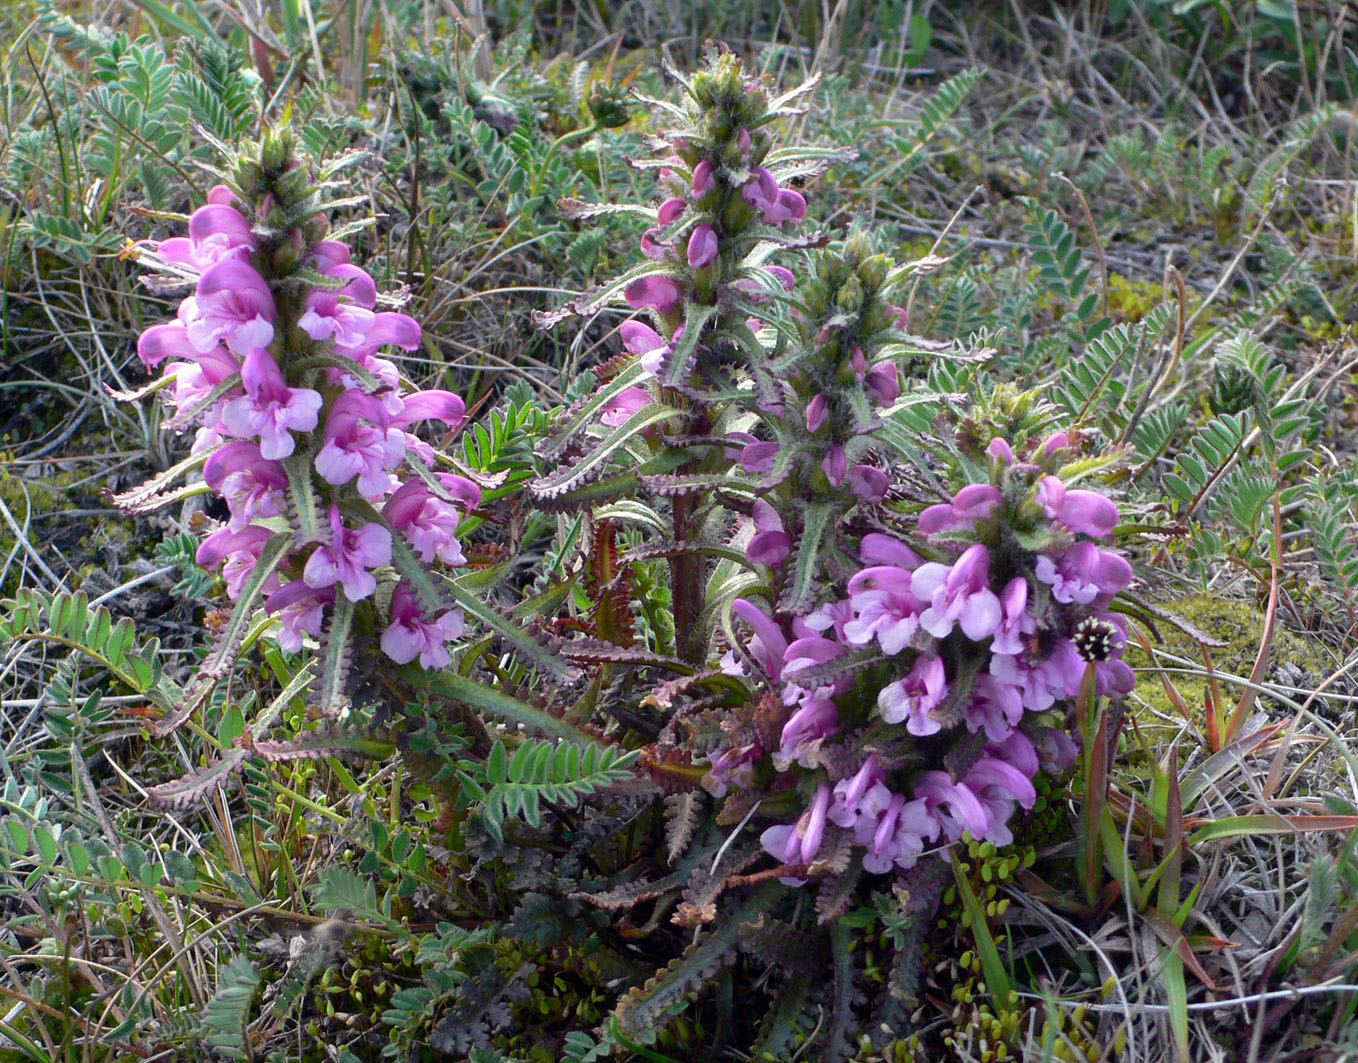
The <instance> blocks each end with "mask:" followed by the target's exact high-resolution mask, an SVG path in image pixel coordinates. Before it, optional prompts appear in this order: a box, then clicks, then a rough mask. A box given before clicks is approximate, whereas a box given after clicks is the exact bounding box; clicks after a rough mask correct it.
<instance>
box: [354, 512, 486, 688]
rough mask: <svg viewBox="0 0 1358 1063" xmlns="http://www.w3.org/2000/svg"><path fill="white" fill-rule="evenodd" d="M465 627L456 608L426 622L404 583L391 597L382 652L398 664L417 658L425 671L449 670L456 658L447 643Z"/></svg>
mask: <svg viewBox="0 0 1358 1063" xmlns="http://www.w3.org/2000/svg"><path fill="white" fill-rule="evenodd" d="M369 527H373V525H369ZM464 626H465V625H464V623H463V619H462V614H461V613H460V612H458V611H457V610H456V609H450V610H449V611H448V612H446V613H442V614H441V615H440V616H439V617H438V619H437V620H434V621H432V622H430V621H429V620H426V619H425V615H424V613H423V612H422V611H421V610H420V606H419V603H418V602H416V600H415V592H414V591H413V590H412V589H411V586H410V584H409V583H408V582H406V581H405V580H402V581H401V582H400V583H398V584H397V585H396V589H395V590H394V591H393V592H392V595H391V624H390V625H389V626H388V627H387V629H386V630H385V631H384V632H382V652H383V653H385V654H386V655H387V656H388V657H390V658H391V659H392V660H393V661H395V662H396V663H397V664H409V663H410V662H411V661H413V660H414V659H415V658H416V657H417V656H418V657H419V659H420V665H421V666H422V667H424V668H447V667H448V665H449V664H451V663H452V659H453V658H452V654H450V653H449V652H448V647H447V643H449V642H451V641H452V640H453V639H455V638H457V637H458V636H459V635H461V634H462V631H463V628H464Z"/></svg>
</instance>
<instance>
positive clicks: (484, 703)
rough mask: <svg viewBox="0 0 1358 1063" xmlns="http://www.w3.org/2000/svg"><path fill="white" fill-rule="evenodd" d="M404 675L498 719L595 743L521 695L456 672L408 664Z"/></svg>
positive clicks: (403, 672)
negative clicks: (509, 692) (521, 698)
mask: <svg viewBox="0 0 1358 1063" xmlns="http://www.w3.org/2000/svg"><path fill="white" fill-rule="evenodd" d="M402 674H403V676H405V677H406V678H407V679H408V680H409V681H411V682H413V683H416V684H422V685H424V686H426V687H427V688H428V689H429V690H431V691H432V692H433V693H435V694H437V695H439V696H442V697H446V698H451V699H454V700H456V701H459V702H461V703H462V704H464V705H467V706H468V707H470V708H473V709H475V710H476V711H477V712H482V713H485V714H486V715H488V716H492V717H494V718H495V719H497V720H503V721H505V722H507V723H515V724H522V725H523V726H524V727H525V728H526V729H527V730H529V731H536V732H538V733H539V734H545V735H550V736H552V737H554V738H566V739H569V740H571V741H573V742H581V743H592V739H590V737H589V736H588V735H586V734H584V732H582V731H580V730H578V729H576V728H575V727H573V726H571V724H569V723H567V722H566V721H565V720H560V719H557V717H555V716H553V715H551V714H550V713H548V712H544V711H543V710H542V709H539V708H537V707H536V706H534V705H529V704H528V703H527V702H523V701H519V700H518V699H517V698H512V697H510V696H509V695H508V694H504V693H501V692H500V691H498V690H493V689H491V688H490V687H486V686H482V685H481V684H480V683H476V682H473V681H472V680H470V679H467V678H465V677H464V676H460V675H457V674H455V673H453V672H447V671H442V672H425V671H423V670H422V669H418V668H414V667H412V666H410V665H407V666H405V668H404V669H402Z"/></svg>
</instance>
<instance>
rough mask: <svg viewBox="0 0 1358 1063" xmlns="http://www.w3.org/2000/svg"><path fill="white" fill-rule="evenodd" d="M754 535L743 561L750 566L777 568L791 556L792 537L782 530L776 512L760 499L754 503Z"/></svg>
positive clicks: (781, 524) (780, 519)
mask: <svg viewBox="0 0 1358 1063" xmlns="http://www.w3.org/2000/svg"><path fill="white" fill-rule="evenodd" d="M754 528H755V534H754V537H753V538H752V539H750V542H749V545H748V546H746V547H745V559H746V560H747V561H749V562H750V563H751V564H752V565H768V566H769V567H770V568H779V567H780V566H781V565H782V564H783V562H784V561H786V560H787V559H788V558H789V557H791V556H792V537H791V536H790V535H788V534H787V532H786V531H785V530H784V529H783V521H782V518H781V517H779V516H778V511H777V510H776V509H774V508H773V507H772V506H771V505H769V504H768V503H767V502H765V501H764V500H763V499H762V498H757V499H755V503H754Z"/></svg>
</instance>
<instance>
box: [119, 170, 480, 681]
mask: <svg viewBox="0 0 1358 1063" xmlns="http://www.w3.org/2000/svg"><path fill="white" fill-rule="evenodd" d="M272 199H273V197H271V196H268V195H266V196H265V197H264V203H263V204H262V205H261V207H260V214H261V217H262V216H263V215H264V213H265V212H266V210H268V209H273V207H275V206H276V202H274V201H272ZM248 210H249V208H248V206H247V205H246V202H245V200H244V199H243V198H242V197H241V196H238V195H237V194H236V193H235V192H233V191H232V190H231V189H229V188H227V187H226V186H224V185H219V186H218V187H216V188H214V189H213V190H212V192H211V193H210V194H209V197H208V203H207V205H206V206H204V207H201V208H200V209H199V210H197V211H196V212H195V213H194V214H193V216H192V217H191V218H190V219H189V235H188V236H187V237H186V238H173V239H168V240H162V241H160V242H159V243H158V244H151V245H149V252H150V253H149V257H150V258H151V260H152V261H153V262H156V263H157V264H158V265H160V266H161V267H162V268H165V269H168V270H171V271H173V272H175V273H177V274H178V275H180V276H181V277H182V276H188V277H191V278H193V279H194V282H195V283H194V290H193V293H192V294H191V295H189V296H188V297H187V298H185V299H184V300H183V302H182V303H181V304H180V306H179V311H178V314H177V317H176V320H174V321H171V322H168V323H166V324H161V325H155V326H152V327H151V328H149V329H147V330H146V331H145V332H144V333H143V334H142V335H141V337H140V339H139V341H138V345H137V351H138V354H139V355H140V356H141V359H142V361H143V362H144V363H145V364H146V366H147V368H155V367H157V366H162V365H163V370H162V371H163V373H164V375H165V377H166V378H168V380H169V384H168V391H169V394H170V396H171V401H172V403H173V405H174V406H175V407H176V414H175V416H174V419H173V420H172V421H171V425H172V427H175V428H178V429H183V428H187V427H190V426H193V425H197V426H198V430H197V436H196V438H195V441H194V444H193V450H194V452H195V453H197V454H200V455H205V461H204V464H203V475H204V478H205V480H206V482H207V484H208V486H209V487H211V488H212V490H213V491H215V492H217V493H218V494H219V495H221V497H222V498H223V499H224V500H225V503H226V507H227V510H228V512H229V518H228V520H227V523H226V524H225V526H224V527H222V528H220V529H219V530H217V531H215V532H213V533H212V534H211V535H209V536H208V537H207V538H206V539H205V540H204V542H203V543H202V545H201V547H200V549H199V551H198V556H197V559H198V562H199V563H200V564H202V565H203V566H205V567H207V568H210V569H216V568H218V567H220V569H221V572H222V575H223V577H224V579H225V581H226V590H227V594H228V596H230V597H231V598H232V599H235V598H238V597H239V596H240V595H241V593H242V590H243V589H244V587H245V585H246V583H247V581H248V580H249V579H250V577H251V575H252V573H253V572H254V570H255V567H256V564H257V562H258V560H259V558H260V556H261V554H262V552H263V550H264V547H265V544H266V543H267V542H269V540H270V539H271V538H272V537H273V535H274V534H275V531H276V530H278V529H281V528H282V527H284V526H285V525H284V524H283V520H284V519H285V518H286V517H287V516H288V515H289V513H290V512H291V509H290V505H291V501H290V493H291V492H292V491H293V490H295V489H296V488H297V485H298V484H299V482H301V481H305V482H307V486H308V489H309V490H311V491H314V492H315V493H316V497H317V498H318V499H320V500H322V502H323V504H324V506H325V509H324V512H325V515H326V517H327V520H326V522H325V528H324V529H323V531H322V534H321V535H320V536H319V537H318V539H315V540H313V541H310V542H303V541H300V540H301V537H300V535H298V536H297V540H298V541H297V542H296V549H295V551H294V552H292V553H290V554H289V555H288V556H287V557H286V558H285V559H284V560H283V562H282V563H281V564H280V565H279V566H278V567H277V569H276V570H275V571H274V572H273V573H271V574H270V575H269V577H268V579H267V580H266V581H265V583H264V586H263V587H262V588H261V589H260V593H262V594H263V595H265V596H266V597H265V600H264V607H265V609H266V610H267V611H268V612H269V613H272V614H274V615H275V616H276V617H277V618H278V620H279V623H280V627H279V630H278V634H277V639H278V642H279V644H280V645H281V646H283V647H284V648H285V649H288V650H291V651H296V650H298V649H300V648H301V646H302V640H303V636H305V635H311V636H313V637H318V636H320V634H321V632H322V628H323V623H324V618H325V614H326V610H327V609H328V608H330V607H331V606H332V605H333V604H334V602H335V600H336V597H337V595H340V594H342V595H344V597H345V598H346V599H348V600H349V601H351V602H359V601H363V600H366V599H369V598H372V597H373V595H374V592H375V591H376V589H377V584H378V580H377V570H379V569H381V568H382V567H383V566H386V565H389V564H390V563H391V562H392V556H393V544H394V539H393V536H394V535H395V536H400V537H402V538H403V539H404V540H405V541H406V543H407V544H408V545H409V547H410V549H411V550H412V551H413V552H414V553H415V554H416V555H417V556H418V557H419V558H420V560H421V561H423V562H424V563H426V564H432V563H434V562H435V561H438V562H441V563H443V564H446V565H459V564H462V563H463V562H464V558H463V556H462V552H461V549H460V547H459V545H458V541H457V536H456V533H457V528H458V523H459V520H460V519H461V516H462V514H463V513H464V512H465V511H466V510H467V509H469V508H472V507H475V506H476V505H478V504H479V502H480V489H479V488H478V487H477V485H476V484H475V483H473V482H472V481H471V480H468V479H466V478H465V477H461V476H454V475H450V474H434V473H432V472H426V473H425V474H424V475H411V474H410V473H409V471H408V470H409V469H410V468H411V463H420V464H422V465H425V466H428V465H431V464H432V462H433V458H434V454H433V450H432V449H431V447H430V446H429V444H428V443H426V442H425V441H424V440H422V439H421V438H420V437H419V436H417V435H416V434H414V431H413V430H414V428H415V427H416V426H417V425H419V424H420V423H422V422H427V421H436V422H440V423H442V424H443V425H444V426H446V427H447V428H449V429H452V428H456V427H457V426H459V425H460V424H461V422H462V420H463V418H464V416H465V412H466V411H465V408H464V405H463V402H462V400H461V399H460V398H459V397H458V396H456V395H454V394H452V393H450V392H447V391H408V390H405V389H403V387H402V384H401V378H400V373H399V371H398V369H397V367H396V365H395V364H394V363H393V362H391V361H390V360H389V359H388V358H385V357H383V356H382V353H381V352H382V349H383V348H384V347H388V346H395V347H400V348H403V349H405V350H413V349H416V348H417V347H418V346H419V345H420V342H421V332H420V326H419V325H418V324H417V323H416V322H415V320H414V319H413V318H411V317H409V316H408V315H406V314H401V313H393V312H385V311H380V310H378V309H377V286H376V284H375V283H374V282H373V279H372V278H371V277H370V276H369V275H368V274H367V273H366V272H364V271H363V270H362V269H360V268H359V267H358V266H356V265H354V264H353V263H352V262H351V261H350V256H349V250H348V248H347V247H346V246H345V245H344V244H342V243H339V242H336V241H333V240H319V241H317V242H315V243H314V244H313V245H312V246H310V247H309V248H306V249H305V250H302V251H300V252H299V253H298V254H297V255H296V256H295V257H296V258H297V260H298V262H299V264H300V266H301V267H302V268H304V269H305V270H307V271H308V272H307V274H306V275H307V276H308V278H309V279H308V281H302V280H300V279H298V278H297V277H296V276H294V275H293V274H295V273H296V272H297V271H296V270H286V269H284V270H274V269H272V268H271V267H270V265H269V264H270V263H272V262H275V261H277V260H278V259H277V256H276V255H275V254H274V253H273V252H276V250H277V247H276V246H275V245H276V243H277V240H278V238H277V237H272V238H271V237H270V236H269V230H268V228H266V227H261V229H260V230H259V231H256V230H255V229H254V228H253V227H252V225H251V223H250V220H249V219H248V217H247V211H248ZM271 239H272V240H273V241H274V243H273V244H271V243H270V240H271ZM283 239H284V241H285V242H287V241H290V242H291V243H290V245H289V246H291V247H298V246H300V245H302V244H304V243H305V241H304V238H303V237H302V234H301V230H299V229H293V230H291V232H290V233H289V234H288V235H287V236H285V237H284V238H283ZM280 307H285V308H295V309H289V310H287V311H286V312H282V311H280ZM289 316H291V317H292V318H293V319H292V320H289V319H288V317H289ZM431 485H437V486H431ZM365 503H366V505H364V504H365ZM373 507H377V508H380V510H381V517H382V519H381V520H372V519H364V518H363V517H362V516H361V515H360V516H357V517H356V516H355V514H356V513H371V512H372V508H373ZM270 520H272V521H274V522H275V527H274V528H272V529H271V528H270V527H269V526H266V525H265V524H263V523H262V522H264V521H270ZM461 630H462V618H461V614H460V613H458V612H456V611H455V610H449V611H446V612H443V613H442V614H441V615H439V616H437V617H436V618H427V617H426V616H425V615H424V614H423V613H422V612H421V610H420V608H419V606H418V604H417V603H416V601H415V597H414V594H413V592H412V591H411V588H410V586H409V584H408V583H406V582H405V581H402V582H401V583H400V584H399V585H398V586H397V587H396V588H395V591H394V593H393V595H392V600H391V606H390V622H389V624H388V626H387V627H386V629H385V633H384V634H383V636H382V640H381V644H382V649H383V650H384V651H385V652H386V654H387V656H389V657H390V658H392V659H393V660H395V661H398V662H401V663H405V662H408V661H411V660H414V659H415V658H416V657H418V658H419V659H420V661H421V663H422V664H424V665H425V667H440V666H443V665H446V664H448V662H449V659H450V658H449V653H448V649H447V643H448V642H449V641H450V640H452V639H454V638H456V637H457V636H458V635H459V634H460V633H461Z"/></svg>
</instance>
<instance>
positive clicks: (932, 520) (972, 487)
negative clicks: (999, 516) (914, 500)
mask: <svg viewBox="0 0 1358 1063" xmlns="http://www.w3.org/2000/svg"><path fill="white" fill-rule="evenodd" d="M1003 500H1004V499H1003V497H1002V496H1001V495H1000V492H999V489H998V488H995V487H992V486H991V485H990V484H968V485H967V486H966V487H964V488H962V490H960V491H958V492H957V494H956V495H955V496H953V500H952V502H951V503H948V502H945V503H942V504H941V505H937V506H930V507H929V508H928V509H926V510H925V511H924V512H923V513H921V514H920V515H919V530H920V532H921V533H922V534H924V535H933V534H934V533H936V532H943V531H954V530H956V529H958V528H974V527H975V526H976V522H977V521H978V520H984V519H985V518H987V517H989V516H990V514H991V513H992V512H994V510H995V507H996V506H998V505H999V504H1000V503H1001V502H1002V501H1003Z"/></svg>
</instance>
